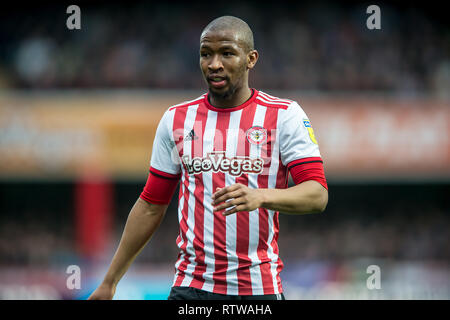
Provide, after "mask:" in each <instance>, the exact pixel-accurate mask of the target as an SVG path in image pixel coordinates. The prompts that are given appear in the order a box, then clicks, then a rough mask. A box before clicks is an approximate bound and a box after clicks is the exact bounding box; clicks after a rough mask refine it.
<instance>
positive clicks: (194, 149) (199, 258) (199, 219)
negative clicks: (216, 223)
mask: <svg viewBox="0 0 450 320" xmlns="http://www.w3.org/2000/svg"><path fill="white" fill-rule="evenodd" d="M207 117H208V109H206V108H200V106H199V108H198V109H197V115H196V117H195V123H194V128H193V130H194V132H195V134H196V135H197V139H193V140H192V144H191V155H192V157H191V158H194V157H200V158H202V157H203V137H204V134H205V124H206V119H207ZM204 189H205V187H204V184H203V173H201V172H200V173H198V174H196V175H195V190H194V197H195V209H194V219H195V224H194V241H193V246H194V250H195V262H196V265H195V269H194V272H193V278H194V279H193V280H192V283H191V284H190V286H193V287H195V288H201V287H202V286H203V283H204V282H205V279H203V276H202V275H203V273H204V272H205V271H206V265H205V251H204V246H205V245H204V241H203V240H204V239H203V235H204V232H203V231H204V230H203V229H204V214H205V207H204V205H203V201H204Z"/></svg>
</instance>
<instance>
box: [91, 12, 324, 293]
mask: <svg viewBox="0 0 450 320" xmlns="http://www.w3.org/2000/svg"><path fill="white" fill-rule="evenodd" d="M257 61H258V51H256V50H255V49H254V44H253V34H252V31H251V29H250V28H249V26H248V25H247V23H245V22H244V21H242V20H241V19H239V18H236V17H232V16H223V17H220V18H217V19H215V20H213V21H212V22H211V23H210V24H209V25H208V26H206V28H205V29H204V30H203V32H202V34H201V37H200V68H201V70H202V73H203V76H204V78H205V80H206V83H207V84H208V93H206V94H204V95H202V96H200V97H199V98H197V99H195V100H192V101H189V102H184V103H181V104H178V105H175V106H172V107H170V108H168V110H166V112H165V114H164V115H163V117H162V119H161V121H160V123H159V125H158V128H157V131H156V136H155V140H154V142H153V150H152V156H151V163H150V173H149V176H148V180H147V183H146V185H145V187H144V190H143V192H142V193H141V195H140V197H139V198H138V199H137V201H136V203H135V205H134V206H133V208H132V209H131V212H130V214H129V216H128V219H127V222H126V225H125V228H124V232H123V235H122V238H121V241H120V243H119V246H118V249H117V251H116V252H115V254H114V257H113V259H112V262H111V265H110V267H109V269H108V271H107V273H106V276H105V278H104V280H103V282H102V283H101V284H100V286H99V287H98V288H97V289H96V290H95V291H94V292H93V293H92V295H91V296H90V297H89V298H90V299H112V298H113V296H114V293H115V289H116V285H117V283H118V282H119V280H120V279H121V277H122V276H123V275H124V273H125V272H126V271H127V269H128V267H129V266H130V264H131V263H132V261H133V260H134V259H135V258H136V256H137V255H138V254H139V252H140V251H141V250H142V249H143V248H144V246H145V245H146V243H147V242H148V241H149V239H150V238H151V236H152V235H153V233H154V232H155V230H156V229H157V228H158V226H159V225H160V223H161V220H162V219H163V216H164V214H165V212H166V209H167V206H168V204H169V202H170V200H171V198H172V196H173V194H174V191H175V189H176V186H177V184H178V182H180V187H179V199H178V200H179V203H178V220H179V224H180V232H179V236H178V238H177V240H176V243H177V245H178V247H179V256H178V260H177V261H176V264H175V269H176V272H175V275H174V280H173V286H172V289H171V292H170V294H169V297H168V299H237V300H246V299H268V300H272V299H273V300H275V299H284V296H283V288H282V284H281V279H280V272H281V270H282V268H283V263H282V261H281V259H280V257H279V250H278V245H277V240H278V231H279V223H278V215H279V212H283V213H286V214H305V213H318V212H322V211H323V210H324V209H325V207H326V205H327V202H328V191H327V189H328V187H327V183H326V179H325V176H324V170H323V163H322V159H321V156H320V153H319V148H318V145H317V141H316V139H315V137H314V132H313V130H312V127H311V123H310V121H309V119H308V117H307V116H306V114H305V112H304V111H303V110H302V108H301V107H300V106H299V104H298V103H297V102H295V101H292V100H288V99H280V98H277V97H274V96H271V95H269V94H267V93H264V92H262V91H258V90H256V89H252V88H250V87H249V84H248V78H249V71H250V70H251V69H253V68H254V66H255V64H256V62H257ZM289 173H290V174H291V176H292V178H293V181H294V182H295V186H292V187H289V188H288V183H287V182H288V174H289Z"/></svg>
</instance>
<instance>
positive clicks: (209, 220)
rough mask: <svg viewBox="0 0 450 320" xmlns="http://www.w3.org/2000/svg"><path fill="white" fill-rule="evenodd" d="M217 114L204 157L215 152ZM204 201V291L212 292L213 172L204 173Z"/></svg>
mask: <svg viewBox="0 0 450 320" xmlns="http://www.w3.org/2000/svg"><path fill="white" fill-rule="evenodd" d="M216 122H217V112H214V111H209V110H208V116H207V119H206V124H205V133H204V135H203V157H206V155H207V153H208V152H212V151H213V150H214V133H215V130H216ZM203 185H204V190H203V192H204V200H203V205H204V207H205V211H204V212H205V214H204V217H203V219H204V221H203V225H204V228H203V243H204V251H205V264H206V271H205V272H204V273H203V279H205V282H204V283H203V288H202V289H203V290H206V291H210V292H212V291H213V289H214V281H213V273H214V266H215V258H214V215H213V214H212V210H213V208H212V204H211V201H212V198H211V197H212V188H213V187H212V171H207V172H203Z"/></svg>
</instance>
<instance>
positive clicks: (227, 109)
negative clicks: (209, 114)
mask: <svg viewBox="0 0 450 320" xmlns="http://www.w3.org/2000/svg"><path fill="white" fill-rule="evenodd" d="M251 90H252V95H251V96H250V98H248V100H247V101H245V102H244V103H243V104H241V105H238V106H236V107H233V108H217V107H214V106H213V105H212V104H210V103H209V101H208V95H209V93H207V94H205V105H206V107H207V108H208V109H209V110H212V111H216V112H233V111H237V110H241V109H243V108H245V107H247V106H248V105H250V104H251V103H252V102H253V101H255V99H256V97H257V96H258V90H256V89H253V88H252V89H251Z"/></svg>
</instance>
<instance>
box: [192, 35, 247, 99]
mask: <svg viewBox="0 0 450 320" xmlns="http://www.w3.org/2000/svg"><path fill="white" fill-rule="evenodd" d="M200 68H201V69H202V72H203V76H204V78H205V80H206V82H207V83H208V87H209V92H210V93H211V94H212V95H214V96H216V97H218V98H222V99H227V98H230V97H232V96H233V95H234V93H235V92H236V90H237V89H239V88H242V86H243V85H244V84H245V83H246V82H247V81H248V71H247V70H248V68H249V62H248V52H246V50H245V48H244V45H243V43H242V42H241V41H240V40H239V36H238V34H236V33H235V32H233V31H229V30H221V31H212V30H209V31H206V32H204V33H203V34H202V37H201V39H200Z"/></svg>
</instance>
